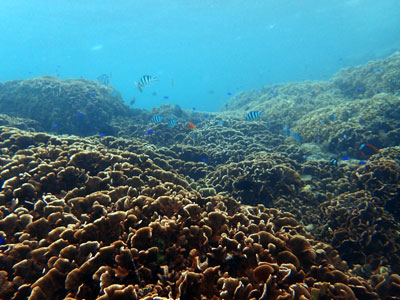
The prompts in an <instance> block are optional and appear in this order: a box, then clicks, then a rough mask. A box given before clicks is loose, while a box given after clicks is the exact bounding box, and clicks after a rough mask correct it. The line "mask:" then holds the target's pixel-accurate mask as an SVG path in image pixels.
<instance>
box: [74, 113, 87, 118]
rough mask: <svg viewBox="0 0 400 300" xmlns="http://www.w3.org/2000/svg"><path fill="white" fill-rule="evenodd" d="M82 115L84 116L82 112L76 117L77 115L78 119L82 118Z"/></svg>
mask: <svg viewBox="0 0 400 300" xmlns="http://www.w3.org/2000/svg"><path fill="white" fill-rule="evenodd" d="M84 116H85V115H84V114H83V113H79V114H78V115H77V116H76V117H77V118H78V119H82V118H83V117H84Z"/></svg>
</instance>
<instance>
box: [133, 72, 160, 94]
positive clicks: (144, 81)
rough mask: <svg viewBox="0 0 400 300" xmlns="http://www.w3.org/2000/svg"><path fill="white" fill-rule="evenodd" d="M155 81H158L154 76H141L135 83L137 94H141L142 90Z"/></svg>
mask: <svg viewBox="0 0 400 300" xmlns="http://www.w3.org/2000/svg"><path fill="white" fill-rule="evenodd" d="M155 81H158V79H157V77H156V76H152V75H143V76H142V77H141V78H140V79H139V81H137V82H135V85H136V87H137V89H138V90H139V92H142V90H143V88H144V87H146V86H149V85H151V84H153V83H154V82H155Z"/></svg>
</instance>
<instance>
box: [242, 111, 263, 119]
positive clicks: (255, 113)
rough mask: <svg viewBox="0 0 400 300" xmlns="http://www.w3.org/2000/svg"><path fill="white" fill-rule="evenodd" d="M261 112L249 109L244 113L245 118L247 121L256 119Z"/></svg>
mask: <svg viewBox="0 0 400 300" xmlns="http://www.w3.org/2000/svg"><path fill="white" fill-rule="evenodd" d="M262 114H263V112H262V111H258V110H255V111H251V112H249V113H248V114H247V115H246V120H247V121H254V120H258V119H259V118H260V116H261V115H262Z"/></svg>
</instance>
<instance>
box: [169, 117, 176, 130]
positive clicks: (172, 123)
mask: <svg viewBox="0 0 400 300" xmlns="http://www.w3.org/2000/svg"><path fill="white" fill-rule="evenodd" d="M176 124H178V121H177V120H175V119H170V120H169V121H168V127H169V128H174V127H175V126H176Z"/></svg>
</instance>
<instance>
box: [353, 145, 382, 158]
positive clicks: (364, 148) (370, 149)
mask: <svg viewBox="0 0 400 300" xmlns="http://www.w3.org/2000/svg"><path fill="white" fill-rule="evenodd" d="M358 150H359V151H360V153H361V156H362V157H364V158H365V157H370V156H371V155H374V154H377V153H379V149H378V148H376V147H375V146H373V145H371V144H362V145H361V147H360V148H359V149H358Z"/></svg>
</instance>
